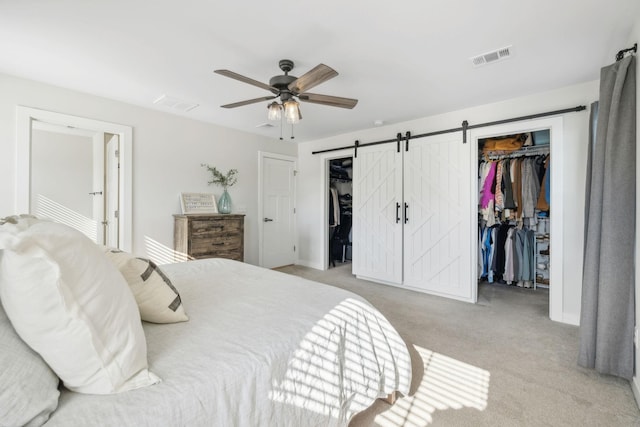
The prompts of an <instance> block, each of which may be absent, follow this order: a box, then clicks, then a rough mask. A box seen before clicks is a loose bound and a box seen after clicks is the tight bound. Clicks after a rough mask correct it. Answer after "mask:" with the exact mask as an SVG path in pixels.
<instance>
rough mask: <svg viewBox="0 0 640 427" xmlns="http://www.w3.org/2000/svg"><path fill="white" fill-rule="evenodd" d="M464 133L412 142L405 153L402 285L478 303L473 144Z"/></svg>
mask: <svg viewBox="0 0 640 427" xmlns="http://www.w3.org/2000/svg"><path fill="white" fill-rule="evenodd" d="M472 145H473V144H471V143H467V144H463V143H462V135H461V134H460V133H454V134H443V135H437V136H433V137H425V138H420V139H415V140H411V141H410V142H409V151H408V152H405V153H404V154H405V156H404V198H405V203H406V204H407V212H406V216H407V217H406V218H405V224H404V285H405V286H407V287H410V288H416V289H419V290H422V291H425V292H428V293H432V294H436V295H440V296H444V297H448V298H454V299H460V300H464V301H469V302H475V299H476V295H475V294H476V292H474V288H473V287H474V286H475V285H476V284H475V281H474V280H473V279H472V277H471V250H472V247H475V246H472V244H473V240H474V239H473V232H472V229H471V224H472V221H473V220H475V219H476V216H475V212H476V210H477V209H475V208H474V207H473V206H472V194H471V191H472V189H471V174H472V173H475V169H474V168H472V167H471V146H472Z"/></svg>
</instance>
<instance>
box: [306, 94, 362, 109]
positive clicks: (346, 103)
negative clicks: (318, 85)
mask: <svg viewBox="0 0 640 427" xmlns="http://www.w3.org/2000/svg"><path fill="white" fill-rule="evenodd" d="M298 98H299V99H300V101H304V102H312V103H314V104H322V105H329V106H331V107H340V108H353V107H355V106H356V104H357V103H358V100H357V99H353V98H342V97H340V96H331V95H320V94H317V93H301V94H300V95H298Z"/></svg>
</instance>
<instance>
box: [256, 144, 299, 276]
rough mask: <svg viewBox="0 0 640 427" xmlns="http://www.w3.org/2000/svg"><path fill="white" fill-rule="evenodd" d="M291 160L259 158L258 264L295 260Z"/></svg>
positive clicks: (281, 263) (282, 263) (264, 264)
mask: <svg viewBox="0 0 640 427" xmlns="http://www.w3.org/2000/svg"><path fill="white" fill-rule="evenodd" d="M294 196H295V162H294V161H293V160H288V159H282V158H273V157H266V156H265V157H264V158H263V159H262V213H263V218H262V219H261V220H262V248H261V249H262V252H261V253H262V266H263V267H267V268H274V267H281V266H283V265H290V264H294V263H295V259H296V256H295V255H296V253H295V227H294V226H295V197H294Z"/></svg>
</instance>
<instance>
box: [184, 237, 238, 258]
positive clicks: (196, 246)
mask: <svg viewBox="0 0 640 427" xmlns="http://www.w3.org/2000/svg"><path fill="white" fill-rule="evenodd" d="M190 246H191V251H190V252H191V255H193V256H199V255H207V254H215V253H219V252H225V251H229V250H236V251H239V250H240V239H239V238H238V236H237V235H236V236H224V237H217V238H215V239H209V238H202V237H194V238H193V239H192V240H191V245H190Z"/></svg>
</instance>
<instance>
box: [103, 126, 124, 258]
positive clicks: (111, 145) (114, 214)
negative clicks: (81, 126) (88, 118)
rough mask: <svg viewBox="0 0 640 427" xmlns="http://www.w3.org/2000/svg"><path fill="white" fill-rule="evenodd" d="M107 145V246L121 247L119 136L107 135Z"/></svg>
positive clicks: (105, 228)
mask: <svg viewBox="0 0 640 427" xmlns="http://www.w3.org/2000/svg"><path fill="white" fill-rule="evenodd" d="M105 143H106V155H105V162H106V169H105V174H106V175H105V187H104V190H105V191H104V203H105V212H104V217H105V224H104V235H105V238H104V240H105V243H104V244H105V245H107V246H110V247H114V248H117V247H119V234H120V233H119V231H120V219H119V218H120V203H119V201H120V194H119V190H120V175H119V174H118V169H119V167H120V137H119V136H118V135H112V134H105Z"/></svg>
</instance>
